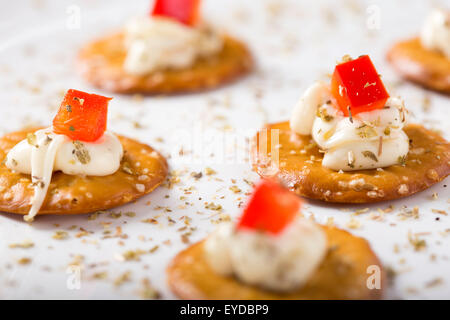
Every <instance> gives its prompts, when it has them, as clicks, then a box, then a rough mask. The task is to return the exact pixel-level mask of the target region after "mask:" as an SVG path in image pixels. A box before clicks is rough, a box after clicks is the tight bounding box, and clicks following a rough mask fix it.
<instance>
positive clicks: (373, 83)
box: [331, 55, 389, 116]
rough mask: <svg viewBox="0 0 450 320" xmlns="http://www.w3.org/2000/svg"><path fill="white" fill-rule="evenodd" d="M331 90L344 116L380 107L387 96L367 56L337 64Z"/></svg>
mask: <svg viewBox="0 0 450 320" xmlns="http://www.w3.org/2000/svg"><path fill="white" fill-rule="evenodd" d="M331 92H332V95H333V97H334V98H335V99H336V102H337V104H338V106H339V108H340V109H341V110H342V111H343V112H344V114H345V115H346V116H349V108H350V110H351V114H352V115H355V114H357V113H360V112H366V111H371V110H375V109H381V108H383V107H384V105H385V103H386V100H387V99H388V98H389V94H388V93H387V91H386V89H385V87H384V85H383V82H382V81H381V79H380V76H379V75H378V73H377V70H376V69H375V67H374V65H373V63H372V61H371V60H370V58H369V56H367V55H365V56H361V57H359V58H358V59H355V60H350V61H348V62H344V63H341V64H338V65H337V66H336V68H335V69H334V73H333V78H332V79H331Z"/></svg>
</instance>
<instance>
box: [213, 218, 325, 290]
mask: <svg viewBox="0 0 450 320" xmlns="http://www.w3.org/2000/svg"><path fill="white" fill-rule="evenodd" d="M204 250H205V252H204V254H205V258H206V260H207V262H208V264H209V265H210V266H211V268H212V269H213V270H214V271H215V272H217V273H218V274H220V275H223V276H232V275H234V276H235V277H237V278H238V279H239V280H240V281H242V282H244V283H247V284H250V285H255V286H260V287H262V288H265V289H269V290H274V291H280V292H285V291H291V290H295V289H297V288H299V287H301V286H302V285H303V284H305V283H306V282H307V281H308V279H309V278H310V277H311V275H312V274H313V272H314V271H315V270H316V269H317V267H318V266H319V265H320V263H321V262H322V260H323V258H324V256H325V254H326V252H327V238H326V235H325V232H324V231H323V230H322V229H321V228H320V227H319V226H317V225H316V224H314V223H313V222H311V221H309V220H306V219H303V218H297V219H296V220H294V221H293V222H292V223H291V225H289V226H288V227H287V228H286V229H285V230H283V231H282V232H281V234H277V235H272V234H267V233H262V232H257V231H253V230H245V229H244V230H235V229H234V227H233V225H232V224H231V223H227V224H224V225H222V226H220V227H219V228H218V229H217V230H216V231H215V232H214V233H212V234H211V235H210V236H209V238H208V239H207V240H206V242H205V246H204Z"/></svg>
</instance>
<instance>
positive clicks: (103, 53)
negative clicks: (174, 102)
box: [78, 33, 253, 94]
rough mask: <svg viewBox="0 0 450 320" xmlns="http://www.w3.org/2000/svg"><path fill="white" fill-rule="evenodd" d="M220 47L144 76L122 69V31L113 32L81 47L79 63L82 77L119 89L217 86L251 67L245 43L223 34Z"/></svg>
mask: <svg viewBox="0 0 450 320" xmlns="http://www.w3.org/2000/svg"><path fill="white" fill-rule="evenodd" d="M223 41H224V45H223V49H222V50H221V51H220V52H219V53H218V54H216V55H214V56H212V57H208V58H201V59H198V60H197V61H196V62H195V64H194V65H193V66H192V67H190V68H188V69H181V70H178V69H173V70H170V69H167V70H163V71H159V72H154V73H151V74H149V75H145V76H136V75H131V74H128V73H126V72H125V70H124V69H123V64H124V61H125V57H126V48H125V46H124V34H123V33H116V34H113V35H110V36H108V37H105V38H102V39H99V40H97V41H94V42H92V43H90V44H88V45H87V46H86V47H84V48H83V49H82V50H81V51H80V53H79V56H78V67H79V69H80V71H81V73H82V75H83V76H84V78H85V79H86V80H87V81H89V82H90V83H91V84H93V85H94V86H96V87H98V88H102V89H105V90H109V91H113V92H118V93H144V94H170V93H182V92H193V91H200V90H205V89H212V88H216V87H218V86H220V85H222V84H225V83H227V82H230V81H232V80H234V79H236V78H238V77H240V76H243V75H245V74H247V73H249V72H250V71H251V70H252V69H253V59H252V56H251V54H250V52H249V50H248V49H247V47H246V46H245V45H244V44H243V43H241V42H239V41H237V40H235V39H233V38H231V37H229V36H224V37H223Z"/></svg>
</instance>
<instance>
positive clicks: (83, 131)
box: [53, 89, 112, 142]
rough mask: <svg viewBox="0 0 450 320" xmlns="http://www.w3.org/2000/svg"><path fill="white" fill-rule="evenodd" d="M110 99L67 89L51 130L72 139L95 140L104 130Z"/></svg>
mask: <svg viewBox="0 0 450 320" xmlns="http://www.w3.org/2000/svg"><path fill="white" fill-rule="evenodd" d="M111 99H112V98H107V97H103V96H100V95H97V94H89V93H86V92H82V91H78V90H74V89H69V90H68V91H67V93H66V95H65V96H64V99H63V101H62V103H61V106H60V107H59V110H58V113H57V114H56V116H55V118H54V119H53V132H55V133H57V134H64V135H66V136H68V137H69V138H71V139H73V140H80V141H86V142H92V141H95V140H97V139H98V138H100V137H101V136H102V135H103V133H104V132H105V130H106V120H107V114H108V103H109V100H111Z"/></svg>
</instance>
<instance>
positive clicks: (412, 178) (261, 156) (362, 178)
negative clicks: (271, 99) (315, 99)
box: [253, 122, 450, 203]
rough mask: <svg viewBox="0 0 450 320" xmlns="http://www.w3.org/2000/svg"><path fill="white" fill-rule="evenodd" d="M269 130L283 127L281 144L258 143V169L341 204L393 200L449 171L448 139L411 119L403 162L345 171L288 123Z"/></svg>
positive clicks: (255, 161) (310, 195)
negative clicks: (330, 164)
mask: <svg viewBox="0 0 450 320" xmlns="http://www.w3.org/2000/svg"><path fill="white" fill-rule="evenodd" d="M267 129H268V131H267V132H272V131H271V130H273V129H278V130H279V131H278V132H279V144H278V146H277V148H276V149H274V148H272V146H271V139H270V138H268V139H266V140H267V149H266V150H267V151H266V150H264V144H261V143H258V145H259V146H256V152H255V155H254V157H253V165H254V169H255V170H256V171H257V172H258V173H259V174H260V175H261V176H277V177H278V178H279V179H280V180H281V182H283V183H284V184H285V185H286V186H287V187H288V188H289V189H291V190H292V191H294V192H296V193H297V194H299V195H301V196H304V197H307V198H311V199H318V200H324V201H328V202H342V203H368V202H377V201H383V200H393V199H398V198H402V197H406V196H409V195H411V194H414V193H416V192H419V191H422V190H424V189H426V188H428V187H430V186H431V185H433V184H435V183H437V182H439V181H442V180H443V179H444V178H445V177H447V176H448V175H449V174H450V143H449V142H447V141H446V140H445V139H443V138H442V137H441V136H439V135H438V134H437V133H435V132H433V131H430V130H427V129H425V128H424V127H422V126H420V125H414V124H412V125H408V126H406V127H405V129H404V131H405V133H406V134H407V135H408V137H409V138H410V150H409V153H408V156H407V159H406V161H405V162H404V164H400V162H401V161H400V162H399V164H398V165H393V166H390V167H387V168H383V169H382V170H377V169H371V170H358V171H348V172H341V173H339V172H337V171H334V170H331V169H327V168H325V167H323V166H322V159H323V154H322V153H321V152H320V151H319V148H318V146H317V145H316V144H315V143H314V142H313V140H312V138H311V136H302V135H298V134H296V133H294V132H293V131H291V130H290V127H289V123H288V122H281V123H275V124H271V125H268V126H267ZM262 132H264V131H262ZM260 136H261V132H260V133H259V134H258V137H260ZM266 136H269V137H270V134H267V135H266ZM261 137H262V136H261ZM260 149H261V150H260ZM271 149H273V150H272V152H274V150H276V152H278V156H279V162H278V165H277V166H276V168H272V166H273V163H269V162H268V161H267V159H268V157H267V155H269V153H270V152H271ZM269 159H270V158H269ZM399 160H400V159H399ZM401 160H403V159H401Z"/></svg>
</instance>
